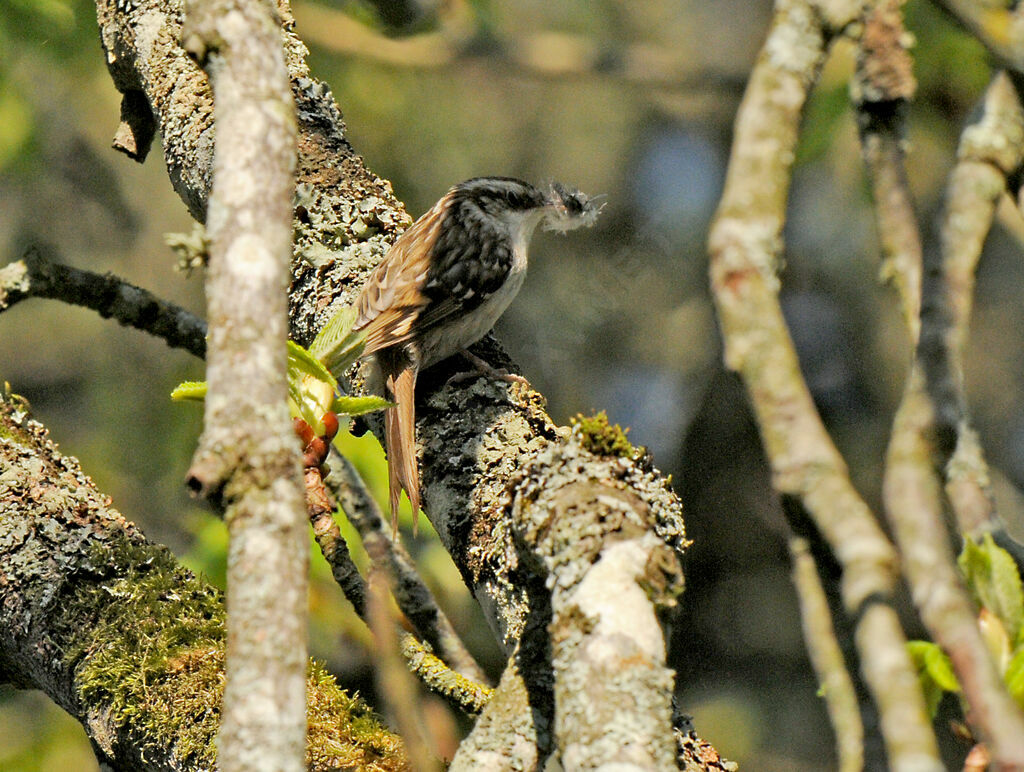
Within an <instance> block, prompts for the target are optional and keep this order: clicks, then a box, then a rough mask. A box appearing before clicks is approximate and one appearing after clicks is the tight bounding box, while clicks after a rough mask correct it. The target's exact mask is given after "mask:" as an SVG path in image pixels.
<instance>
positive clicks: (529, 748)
mask: <svg viewBox="0 0 1024 772" xmlns="http://www.w3.org/2000/svg"><path fill="white" fill-rule="evenodd" d="M573 437H574V438H575V439H574V441H570V442H568V443H565V444H562V445H557V446H556V445H552V446H549V447H548V448H547V449H545V450H544V451H543V452H542V453H541V454H539V455H538V456H537V457H535V458H533V459H531V460H529V461H527V462H525V464H524V466H523V470H522V473H521V474H522V481H521V483H520V484H518V485H517V486H516V495H515V497H514V499H513V502H512V511H513V515H514V521H513V524H512V527H513V528H514V543H515V544H516V549H517V563H518V564H519V573H520V575H524V574H527V575H528V579H527V580H524V581H523V582H522V591H523V592H524V593H525V599H526V603H525V604H524V606H525V607H526V608H527V609H528V611H529V613H528V614H527V615H526V617H525V618H524V619H523V620H522V628H521V630H522V632H521V633H520V635H519V636H518V637H517V639H516V640H517V646H516V648H515V650H514V652H513V656H512V658H511V660H510V662H509V666H508V667H507V668H506V670H505V673H504V674H503V675H502V679H501V682H500V683H499V685H498V688H497V689H496V690H495V693H494V696H493V697H492V698H491V700H490V702H489V703H488V704H487V707H486V708H484V712H483V714H481V717H480V719H479V720H478V721H477V724H476V726H475V727H474V729H473V732H472V733H471V734H470V736H469V737H468V738H467V739H466V740H465V741H464V743H463V745H462V746H461V747H460V749H459V753H458V754H457V755H456V757H455V759H454V761H453V763H452V769H453V770H477V769H479V770H485V769H486V770H496V771H499V772H500V770H513V769H523V768H527V769H533V768H537V767H538V766H543V764H544V763H545V761H546V759H547V758H548V756H549V754H552V753H557V754H559V756H558V758H560V759H561V760H562V763H563V765H564V766H566V768H588V767H591V766H593V765H595V763H596V761H597V760H599V759H603V760H605V761H606V762H608V763H611V762H612V761H615V762H619V763H622V764H626V765H629V764H633V765H637V766H636V768H638V769H666V768H668V767H670V766H673V765H674V758H675V753H676V751H675V743H674V739H673V737H672V735H671V733H667V732H666V731H665V728H666V727H668V726H671V715H672V713H671V692H672V688H671V684H672V673H671V671H670V670H668V669H667V667H666V665H665V651H664V641H663V638H662V635H663V633H662V630H661V627H660V625H659V622H658V618H657V612H658V611H659V610H664V609H666V608H668V607H670V606H671V605H672V604H673V603H674V599H675V596H676V595H677V594H678V593H679V592H680V591H681V590H682V573H681V569H680V564H679V552H680V551H681V548H682V547H683V546H684V544H683V541H682V540H683V533H682V522H681V519H680V511H679V509H678V507H671V506H665V502H660V503H658V504H657V505H656V506H651V504H650V503H649V502H651V501H655V502H657V498H656V497H654V496H652V495H651V494H650V493H649V492H648V493H647V494H646V495H644V494H643V493H638V490H639V491H642V490H643V487H645V485H646V486H650V487H657V486H661V485H664V483H663V481H658V480H656V479H654V478H653V476H649V478H648V479H647V481H646V483H645V484H641V481H639V480H634V481H633V482H632V484H630V482H629V479H630V474H631V472H632V469H631V467H632V463H631V459H629V458H627V457H622V456H610V457H607V458H604V459H602V460H601V461H600V463H599V465H596V464H594V462H592V461H590V460H589V457H590V455H591V450H590V449H588V448H587V447H585V443H590V444H591V446H592V447H593V445H594V444H596V443H598V442H600V441H601V440H604V439H607V438H606V437H593V436H590V435H586V434H585V433H584V432H583V431H581V430H580V429H579V428H577V429H576V430H575V431H574V433H573ZM620 439H624V438H621V437H620ZM603 444H604V446H605V447H607V446H608V445H609V443H603ZM627 444H628V443H627ZM623 450H625V448H623ZM630 450H632V449H631V448H630ZM581 464H584V465H587V466H588V467H590V466H591V465H592V464H594V466H593V476H591V477H589V479H585V480H580V479H578V476H577V471H576V470H577V469H578V467H579V466H580V465H581ZM631 768H632V767H631Z"/></svg>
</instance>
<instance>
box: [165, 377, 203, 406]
mask: <svg viewBox="0 0 1024 772" xmlns="http://www.w3.org/2000/svg"><path fill="white" fill-rule="evenodd" d="M171 399H173V400H177V401H178V402H186V401H191V402H202V401H203V400H205V399H206V381H185V382H184V383H179V384H178V385H177V386H176V387H175V389H174V391H172V392H171Z"/></svg>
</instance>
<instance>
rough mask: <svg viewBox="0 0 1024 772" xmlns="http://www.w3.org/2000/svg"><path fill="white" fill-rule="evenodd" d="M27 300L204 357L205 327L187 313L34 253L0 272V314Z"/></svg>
mask: <svg viewBox="0 0 1024 772" xmlns="http://www.w3.org/2000/svg"><path fill="white" fill-rule="evenodd" d="M33 297H36V298H50V299H52V300H61V301H63V302H65V303H70V304H72V305H76V306H82V307H84V308H91V309H92V310H93V311H96V312H97V313H99V315H100V316H102V317H103V318H105V319H106V318H112V319H115V320H116V321H117V322H119V323H120V324H123V325H125V326H127V327H134V328H135V329H137V330H142V331H143V332H148V333H150V334H151V335H155V336H156V337H158V338H161V339H163V340H164V341H165V342H166V343H167V345H168V346H170V347H171V348H182V349H185V350H186V351H188V352H189V353H191V354H195V355H196V356H197V357H200V358H202V357H204V356H205V355H206V322H204V321H203V320H202V319H200V318H199V317H198V316H196V315H195V314H193V313H192V312H190V311H186V310H185V309H184V308H181V307H180V306H177V305H175V304H174V303H168V302H167V301H166V300H162V299H161V298H159V297H157V296H156V295H154V294H153V293H152V292H149V291H148V290H144V289H142V288H140V287H136V286H135V285H133V284H129V283H128V282H126V281H125V280H124V279H120V278H118V277H117V276H114V275H113V274H109V273H108V274H98V273H93V272H92V271H83V270H81V269H79V268H72V267H71V266H68V265H64V264H63V263H59V262H55V261H53V260H51V259H49V258H48V257H46V256H44V254H43V252H42V250H41V249H40V248H38V247H31V248H30V249H29V250H28V251H27V252H26V253H25V256H24V257H23V258H22V259H21V260H18V261H16V262H13V263H10V264H8V265H6V266H4V267H3V268H0V312H2V311H5V310H7V309H8V308H10V307H11V306H13V305H14V304H15V303H18V302H20V301H22V300H26V299H27V298H33Z"/></svg>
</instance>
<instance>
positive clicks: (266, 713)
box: [183, 0, 307, 772]
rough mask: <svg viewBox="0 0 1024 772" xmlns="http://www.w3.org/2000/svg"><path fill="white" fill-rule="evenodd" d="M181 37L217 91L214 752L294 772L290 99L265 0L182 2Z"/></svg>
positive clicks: (296, 645)
mask: <svg viewBox="0 0 1024 772" xmlns="http://www.w3.org/2000/svg"><path fill="white" fill-rule="evenodd" d="M183 35H184V38H183V39H184V41H185V46H186V48H187V49H188V50H189V51H190V52H191V53H192V54H193V55H194V56H195V57H196V58H197V59H198V60H199V61H201V62H203V63H204V65H205V66H206V68H207V70H208V72H209V73H210V77H211V82H212V85H213V88H214V92H215V96H216V100H215V118H216V126H217V136H216V154H215V158H214V169H213V194H212V196H211V198H210V203H209V212H208V219H207V230H208V233H209V237H210V244H211V245H210V270H209V274H208V280H207V285H206V286H207V298H208V305H209V317H210V320H211V323H210V339H209V353H208V356H207V370H206V372H207V383H208V384H209V386H208V392H207V396H206V402H205V407H206V411H205V423H204V428H203V434H202V437H201V438H200V442H199V448H198V449H197V451H196V455H195V458H194V459H193V462H192V466H191V468H190V470H189V483H190V485H191V486H192V487H193V489H195V490H196V491H198V492H200V493H201V494H203V495H204V496H207V497H214V498H217V499H222V500H223V501H224V503H225V504H226V506H225V520H226V522H227V525H228V533H229V537H230V541H229V545H228V580H227V581H228V598H227V605H228V649H227V684H226V687H225V692H224V708H223V714H222V721H221V732H220V748H219V759H218V766H219V768H220V769H222V770H226V771H227V770H251V769H277V770H282V771H285V770H295V772H298V770H301V769H305V766H306V765H305V742H306V683H305V681H306V679H305V671H306V666H307V665H306V661H307V656H306V616H307V613H306V607H307V598H306V596H307V576H306V574H307V567H306V558H307V546H306V531H305V520H306V518H305V506H304V499H303V492H302V484H301V480H300V476H299V454H298V443H297V441H296V438H295V435H294V433H293V431H292V425H291V421H290V420H289V417H288V408H287V381H286V372H287V367H286V363H285V352H286V347H285V342H286V340H287V337H288V323H287V319H288V314H287V297H288V295H287V288H288V281H289V264H290V259H291V241H292V225H291V221H292V196H293V189H294V173H295V153H296V144H295V142H296V126H295V117H294V107H293V103H292V98H291V89H290V83H289V79H288V71H287V69H286V68H285V63H284V57H283V54H282V49H281V35H280V28H279V22H278V19H277V17H276V14H275V13H274V11H273V8H272V7H271V5H270V3H269V2H267V1H266V0H255V1H254V2H245V0H223V2H195V3H193V4H191V5H190V6H189V7H188V9H187V13H186V27H185V29H184V31H183Z"/></svg>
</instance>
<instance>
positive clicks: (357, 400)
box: [331, 397, 395, 415]
mask: <svg viewBox="0 0 1024 772" xmlns="http://www.w3.org/2000/svg"><path fill="white" fill-rule="evenodd" d="M394 406H395V403H394V402H388V400H386V399H384V398H383V397H335V399H334V403H333V404H332V405H331V410H333V411H334V412H335V413H337V414H338V415H363V414H364V413H372V412H373V411H375V410H386V409H387V408H389V407H394Z"/></svg>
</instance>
